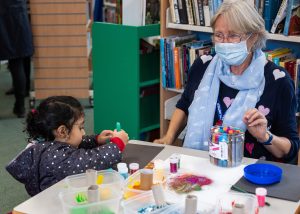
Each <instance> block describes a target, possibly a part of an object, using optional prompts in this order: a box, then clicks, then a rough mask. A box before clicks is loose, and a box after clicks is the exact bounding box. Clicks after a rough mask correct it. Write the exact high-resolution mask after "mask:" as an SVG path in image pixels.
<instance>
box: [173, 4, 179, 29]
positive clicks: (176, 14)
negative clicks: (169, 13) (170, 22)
mask: <svg viewBox="0 0 300 214" xmlns="http://www.w3.org/2000/svg"><path fill="white" fill-rule="evenodd" d="M173 4H174V15H175V20H176V23H178V24H179V23H180V19H179V11H178V0H173Z"/></svg>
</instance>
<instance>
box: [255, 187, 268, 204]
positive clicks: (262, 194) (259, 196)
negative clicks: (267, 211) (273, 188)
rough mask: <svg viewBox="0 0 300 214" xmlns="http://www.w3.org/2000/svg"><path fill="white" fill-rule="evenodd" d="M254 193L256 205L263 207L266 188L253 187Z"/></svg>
mask: <svg viewBox="0 0 300 214" xmlns="http://www.w3.org/2000/svg"><path fill="white" fill-rule="evenodd" d="M255 195H256V197H257V201H258V206H260V207H264V206H265V202H266V195H267V189H266V188H262V187H258V188H256V189H255Z"/></svg>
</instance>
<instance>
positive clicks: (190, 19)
mask: <svg viewBox="0 0 300 214" xmlns="http://www.w3.org/2000/svg"><path fill="white" fill-rule="evenodd" d="M185 3H186V11H187V16H188V23H189V25H194V24H195V22H194V16H193V7H192V0H185Z"/></svg>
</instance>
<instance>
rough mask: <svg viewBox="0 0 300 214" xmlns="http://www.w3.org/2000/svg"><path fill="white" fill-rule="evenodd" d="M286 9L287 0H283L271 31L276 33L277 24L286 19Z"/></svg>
mask: <svg viewBox="0 0 300 214" xmlns="http://www.w3.org/2000/svg"><path fill="white" fill-rule="evenodd" d="M286 10H287V0H283V1H282V3H281V5H280V8H279V10H278V13H277V15H276V18H275V20H274V23H273V25H272V28H271V31H270V32H271V33H275V31H276V29H277V26H278V24H279V23H280V22H281V21H282V20H283V19H284V17H285V16H286Z"/></svg>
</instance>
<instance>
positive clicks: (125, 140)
mask: <svg viewBox="0 0 300 214" xmlns="http://www.w3.org/2000/svg"><path fill="white" fill-rule="evenodd" d="M113 137H118V138H120V139H121V140H122V141H123V143H125V144H127V143H128V140H129V137H128V134H127V132H125V131H124V130H123V129H122V130H121V131H117V130H114V132H113Z"/></svg>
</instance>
